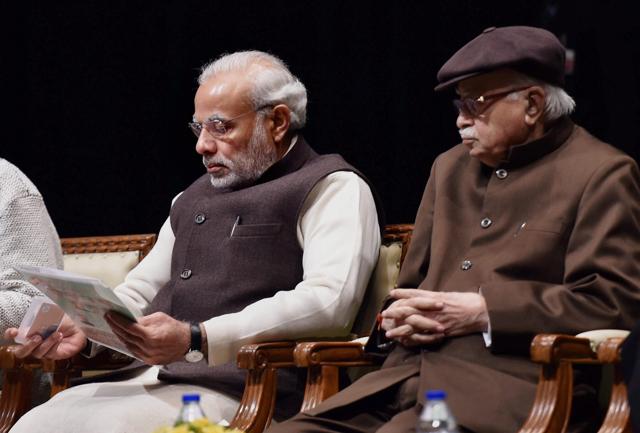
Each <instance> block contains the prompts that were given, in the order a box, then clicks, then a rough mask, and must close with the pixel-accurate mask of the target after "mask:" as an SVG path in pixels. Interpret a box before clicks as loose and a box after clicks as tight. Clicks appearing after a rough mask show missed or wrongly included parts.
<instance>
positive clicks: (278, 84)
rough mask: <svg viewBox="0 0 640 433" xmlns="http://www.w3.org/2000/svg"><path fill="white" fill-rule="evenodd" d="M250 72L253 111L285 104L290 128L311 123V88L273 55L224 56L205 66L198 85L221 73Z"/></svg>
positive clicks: (248, 53) (246, 54)
mask: <svg viewBox="0 0 640 433" xmlns="http://www.w3.org/2000/svg"><path fill="white" fill-rule="evenodd" d="M249 70H251V73H250V74H247V77H248V78H249V79H250V80H251V81H252V82H253V89H252V91H251V93H250V95H249V98H250V101H251V104H252V105H253V108H254V109H255V110H257V109H259V108H261V107H265V106H269V105H278V104H284V105H286V106H287V107H289V110H291V127H290V129H291V130H293V131H295V130H297V129H301V128H302V127H303V126H304V125H305V122H306V120H307V89H306V88H305V87H304V84H302V83H301V82H300V80H298V78H296V77H295V76H294V75H293V74H292V73H291V72H290V71H289V69H288V68H287V65H285V63H284V62H283V61H282V60H280V59H279V58H278V57H276V56H274V55H272V54H267V53H264V52H262V51H238V52H236V53H232V54H223V55H222V56H221V57H219V58H218V59H217V60H214V61H212V62H210V63H208V64H206V65H204V66H203V67H202V72H201V73H200V76H199V77H198V84H201V85H202V84H203V83H204V82H206V81H207V80H209V79H210V78H211V77H213V76H214V75H216V74H218V73H222V72H240V71H241V72H248V71H249Z"/></svg>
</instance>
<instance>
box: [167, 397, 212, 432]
mask: <svg viewBox="0 0 640 433" xmlns="http://www.w3.org/2000/svg"><path fill="white" fill-rule="evenodd" d="M200 418H206V415H205V414H204V412H203V411H202V408H201V407H200V394H183V395H182V409H180V414H179V415H178V419H177V420H176V422H175V424H174V427H175V426H179V425H180V424H186V423H190V422H191V421H195V420H197V419H200Z"/></svg>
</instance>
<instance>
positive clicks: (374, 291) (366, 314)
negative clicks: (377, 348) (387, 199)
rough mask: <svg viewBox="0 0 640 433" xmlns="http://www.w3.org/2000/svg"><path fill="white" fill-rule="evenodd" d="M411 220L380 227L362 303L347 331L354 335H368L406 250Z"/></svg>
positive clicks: (410, 232)
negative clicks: (376, 247) (381, 230)
mask: <svg viewBox="0 0 640 433" xmlns="http://www.w3.org/2000/svg"><path fill="white" fill-rule="evenodd" d="M412 232H413V224H392V225H387V226H385V228H384V233H383V237H382V245H381V246H380V255H379V256H378V262H377V263H376V267H375V269H374V271H373V273H372V274H371V279H370V280H369V285H368V286H367V291H366V292H365V296H364V299H363V301H362V305H361V306H360V310H359V311H358V315H357V317H356V319H355V322H354V324H353V327H352V330H351V333H352V334H354V336H356V337H362V336H365V335H369V331H371V327H372V326H373V323H374V321H375V319H376V315H377V314H378V312H379V311H380V308H381V307H382V302H383V301H384V299H385V298H386V296H387V295H388V294H389V292H390V291H391V289H393V288H394V287H397V286H396V281H397V280H398V274H399V273H400V266H401V265H402V261H403V260H404V256H405V254H406V253H407V248H408V247H409V242H410V241H411V234H412Z"/></svg>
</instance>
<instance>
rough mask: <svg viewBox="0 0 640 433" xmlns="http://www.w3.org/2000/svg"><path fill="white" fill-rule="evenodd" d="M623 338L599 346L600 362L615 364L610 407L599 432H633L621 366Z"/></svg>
mask: <svg viewBox="0 0 640 433" xmlns="http://www.w3.org/2000/svg"><path fill="white" fill-rule="evenodd" d="M623 342H624V338H623V337H614V338H608V339H606V340H604V341H603V342H601V343H600V344H599V345H598V348H597V353H598V361H600V362H601V363H603V364H613V366H614V367H613V383H612V385H611V397H610V399H609V407H608V408H607V414H606V416H605V418H604V421H603V423H602V426H601V427H600V430H599V432H608V433H613V432H625V433H626V432H628V433H630V432H631V410H630V408H629V400H628V399H627V385H626V384H625V382H624V378H623V375H622V371H621V370H622V369H621V366H620V349H621V348H622V343H623Z"/></svg>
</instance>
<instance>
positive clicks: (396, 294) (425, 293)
mask: <svg viewBox="0 0 640 433" xmlns="http://www.w3.org/2000/svg"><path fill="white" fill-rule="evenodd" d="M434 293H435V292H432V291H430V290H420V289H393V290H391V292H389V295H391V297H392V298H396V299H407V298H414V297H430V296H433V294H434Z"/></svg>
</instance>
